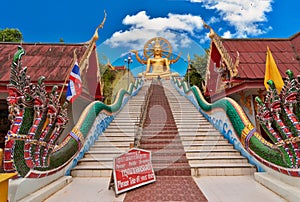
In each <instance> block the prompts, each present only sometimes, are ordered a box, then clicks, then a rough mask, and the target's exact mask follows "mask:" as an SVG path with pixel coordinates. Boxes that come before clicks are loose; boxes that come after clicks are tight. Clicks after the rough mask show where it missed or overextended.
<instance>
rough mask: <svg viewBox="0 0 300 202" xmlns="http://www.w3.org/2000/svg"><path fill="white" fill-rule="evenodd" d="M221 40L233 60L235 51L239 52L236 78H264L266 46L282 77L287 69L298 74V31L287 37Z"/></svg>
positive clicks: (299, 53)
mask: <svg viewBox="0 0 300 202" xmlns="http://www.w3.org/2000/svg"><path fill="white" fill-rule="evenodd" d="M222 42H223V45H224V47H225V48H226V50H227V52H228V53H229V54H230V56H231V58H232V59H233V62H235V60H236V57H237V51H238V52H239V54H240V62H239V65H238V76H237V78H241V79H263V78H264V74H265V64H266V52H267V46H269V48H270V50H271V52H272V55H273V57H274V59H275V62H276V64H277V67H278V69H279V71H280V73H281V75H282V77H286V74H285V71H286V70H287V69H291V70H292V71H293V72H294V73H295V75H298V74H300V32H299V33H297V34H295V35H294V36H292V37H290V38H287V39H222Z"/></svg>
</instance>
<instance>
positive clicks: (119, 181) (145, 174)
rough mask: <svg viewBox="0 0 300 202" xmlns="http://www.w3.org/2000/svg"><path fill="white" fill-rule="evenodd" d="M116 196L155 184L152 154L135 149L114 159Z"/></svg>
mask: <svg viewBox="0 0 300 202" xmlns="http://www.w3.org/2000/svg"><path fill="white" fill-rule="evenodd" d="M113 173H114V184H115V191H116V194H120V193H122V192H125V191H128V190H130V189H134V188H137V187H140V186H142V185H145V184H149V183H151V182H155V180H156V179H155V174H154V171H153V167H152V163H151V152H150V151H146V150H143V149H137V148H133V149H131V150H129V151H128V153H125V154H122V155H120V156H118V157H116V158H115V159H114V171H113Z"/></svg>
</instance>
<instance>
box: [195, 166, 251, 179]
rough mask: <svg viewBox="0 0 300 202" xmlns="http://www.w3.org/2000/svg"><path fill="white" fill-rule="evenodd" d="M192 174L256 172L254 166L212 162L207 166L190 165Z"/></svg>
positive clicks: (221, 174) (217, 174) (216, 174)
mask: <svg viewBox="0 0 300 202" xmlns="http://www.w3.org/2000/svg"><path fill="white" fill-rule="evenodd" d="M191 169H192V170H191V173H192V176H241V175H253V174H254V173H255V172H256V168H255V167H244V166H237V165H235V166H232V167H230V166H228V165H227V166H225V165H222V164H219V165H216V164H213V165H211V166H209V167H192V168H191Z"/></svg>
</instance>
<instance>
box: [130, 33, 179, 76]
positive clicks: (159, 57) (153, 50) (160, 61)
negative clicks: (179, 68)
mask: <svg viewBox="0 0 300 202" xmlns="http://www.w3.org/2000/svg"><path fill="white" fill-rule="evenodd" d="M131 52H133V53H135V55H136V58H137V61H139V62H140V63H142V64H147V67H146V71H145V72H142V73H139V74H138V77H144V78H146V79H152V78H165V79H168V78H170V76H179V74H178V73H177V72H171V71H170V64H173V63H175V62H177V61H178V59H179V57H180V56H178V57H177V58H176V59H175V60H169V57H170V56H171V55H172V47H171V45H170V43H169V41H167V40H166V39H164V38H162V37H155V38H153V39H150V40H149V41H148V42H146V44H145V45H144V56H145V57H146V58H147V60H142V59H141V58H140V57H139V55H138V51H136V50H132V51H131ZM151 56H153V57H151ZM151 70H152V71H151Z"/></svg>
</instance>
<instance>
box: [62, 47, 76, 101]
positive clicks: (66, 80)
mask: <svg viewBox="0 0 300 202" xmlns="http://www.w3.org/2000/svg"><path fill="white" fill-rule="evenodd" d="M73 53H74V56H73V62H72V65H71V68H70V69H69V70H68V73H67V76H66V78H65V81H64V84H63V86H62V88H61V90H60V94H59V97H58V100H60V98H61V96H62V94H63V91H64V88H65V85H66V84H67V82H68V78H69V77H70V74H71V71H72V69H73V67H74V65H75V62H76V60H77V55H76V48H75V50H74V52H73Z"/></svg>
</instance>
